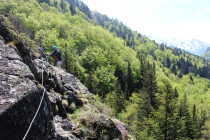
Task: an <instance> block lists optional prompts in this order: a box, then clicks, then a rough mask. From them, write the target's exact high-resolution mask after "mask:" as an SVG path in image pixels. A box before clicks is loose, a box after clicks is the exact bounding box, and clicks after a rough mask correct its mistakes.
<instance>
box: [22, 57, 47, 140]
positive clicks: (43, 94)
mask: <svg viewBox="0 0 210 140" xmlns="http://www.w3.org/2000/svg"><path fill="white" fill-rule="evenodd" d="M42 87H44V61H43V58H42ZM45 92H46V90H45V88H44V91H43V93H42V98H41V100H40V103H39V106H38V108H37V111H36V113H35V115H34V117H33V119H32V121H31V123H30V125H29V127H28V129H27V131H26V133H25V135H24V137H23V139H22V140H25V139H26V137H27V136H28V133H29V132H30V129H31V127H32V125H33V123H34V121H35V119H36V117H37V115H38V113H39V110H40V108H41V105H42V102H43V100H44V96H45Z"/></svg>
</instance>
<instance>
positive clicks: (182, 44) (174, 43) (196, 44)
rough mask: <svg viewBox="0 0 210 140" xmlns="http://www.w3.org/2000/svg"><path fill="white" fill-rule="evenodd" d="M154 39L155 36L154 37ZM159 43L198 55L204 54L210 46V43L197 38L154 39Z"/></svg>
mask: <svg viewBox="0 0 210 140" xmlns="http://www.w3.org/2000/svg"><path fill="white" fill-rule="evenodd" d="M153 39H154V38H153ZM154 40H155V41H156V42H158V43H160V44H161V43H163V44H166V45H167V46H169V47H172V48H180V49H182V50H185V51H187V52H189V53H192V54H195V55H198V56H204V55H205V53H206V52H207V50H208V49H209V48H210V44H208V43H206V42H203V41H200V40H197V39H191V40H179V39H169V40H161V39H154Z"/></svg>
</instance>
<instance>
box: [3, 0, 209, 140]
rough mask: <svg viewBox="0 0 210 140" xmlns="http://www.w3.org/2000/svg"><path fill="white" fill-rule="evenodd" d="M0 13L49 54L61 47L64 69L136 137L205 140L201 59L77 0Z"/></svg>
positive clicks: (10, 5) (6, 5)
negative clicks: (160, 41)
mask: <svg viewBox="0 0 210 140" xmlns="http://www.w3.org/2000/svg"><path fill="white" fill-rule="evenodd" d="M0 14H1V15H4V16H6V17H8V19H10V21H9V22H10V23H11V24H13V25H14V26H15V27H16V28H17V30H18V32H19V33H20V35H24V36H26V37H27V38H29V39H30V40H32V41H33V42H34V43H35V44H36V45H37V46H39V47H43V48H45V49H46V53H47V52H49V51H50V47H51V46H52V45H56V46H59V48H60V49H61V50H62V53H63V54H62V56H63V58H64V60H65V61H64V63H63V66H62V67H63V69H65V70H66V71H67V72H70V73H72V74H74V75H75V76H77V77H78V78H79V79H80V80H81V81H82V82H83V83H84V84H85V85H86V86H87V87H88V89H89V90H90V91H91V92H92V93H93V94H94V95H95V96H96V98H97V99H98V100H99V101H100V102H102V103H104V104H106V105H107V106H108V107H109V108H111V109H112V112H113V116H116V117H117V118H118V119H119V120H121V121H122V122H124V123H125V124H126V125H127V127H128V130H129V132H130V134H131V135H132V136H133V137H134V138H135V139H137V140H202V139H204V137H209V136H210V130H209V129H210V100H209V98H210V63H209V62H208V61H207V60H205V59H204V58H202V57H199V56H196V55H193V54H190V53H188V52H185V51H183V50H181V49H177V48H173V49H172V48H169V47H168V46H166V45H164V44H158V43H156V42H155V41H153V40H150V39H149V38H148V37H146V36H144V35H141V34H140V33H138V32H136V31H132V30H131V29H130V28H129V27H127V26H126V25H124V24H123V23H121V22H120V21H118V20H117V19H111V18H109V17H107V16H106V15H102V14H100V13H97V12H92V11H91V10H90V9H89V8H88V7H87V6H86V5H85V4H84V3H83V2H81V1H79V0H9V1H1V2H0ZM32 49H34V50H37V49H38V48H34V47H32Z"/></svg>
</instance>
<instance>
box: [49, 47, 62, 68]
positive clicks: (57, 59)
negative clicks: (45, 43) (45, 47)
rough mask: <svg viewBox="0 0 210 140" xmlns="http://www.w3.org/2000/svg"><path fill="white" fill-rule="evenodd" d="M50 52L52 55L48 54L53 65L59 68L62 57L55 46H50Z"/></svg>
mask: <svg viewBox="0 0 210 140" xmlns="http://www.w3.org/2000/svg"><path fill="white" fill-rule="evenodd" d="M51 50H52V53H51V54H49V56H51V57H52V58H53V59H54V65H55V66H57V67H61V66H62V55H61V51H60V49H59V48H58V47H57V46H55V45H53V46H51Z"/></svg>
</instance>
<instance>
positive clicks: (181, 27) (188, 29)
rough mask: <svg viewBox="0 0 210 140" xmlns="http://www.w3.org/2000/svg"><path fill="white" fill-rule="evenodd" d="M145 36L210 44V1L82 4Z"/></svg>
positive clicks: (95, 1) (91, 0)
mask: <svg viewBox="0 0 210 140" xmlns="http://www.w3.org/2000/svg"><path fill="white" fill-rule="evenodd" d="M82 1H83V2H84V3H86V4H87V5H88V6H89V8H90V9H91V10H93V11H98V12H100V13H102V14H106V15H108V16H109V17H111V18H117V19H119V20H120V21H122V22H123V23H124V24H126V25H127V26H129V27H130V28H131V29H133V30H136V31H138V32H140V33H141V34H144V35H146V36H149V37H152V38H156V39H162V40H170V39H179V40H191V39H197V40H201V41H205V42H207V43H210V0H82Z"/></svg>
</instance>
